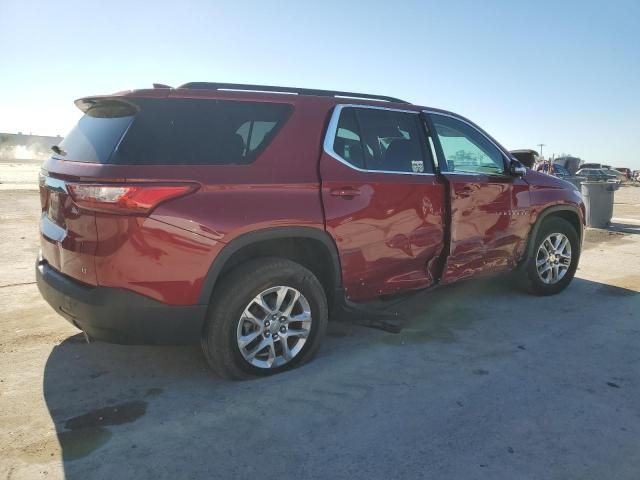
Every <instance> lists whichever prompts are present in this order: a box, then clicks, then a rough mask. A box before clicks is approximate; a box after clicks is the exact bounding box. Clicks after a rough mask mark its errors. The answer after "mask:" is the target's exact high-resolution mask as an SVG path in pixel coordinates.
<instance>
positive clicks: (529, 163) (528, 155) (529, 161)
mask: <svg viewBox="0 0 640 480" xmlns="http://www.w3.org/2000/svg"><path fill="white" fill-rule="evenodd" d="M509 153H511V155H513V157H514V158H516V160H518V161H519V162H520V163H521V164H523V165H524V166H525V167H527V168H533V166H534V165H535V164H536V162H538V160H539V158H540V154H539V153H538V152H536V151H535V150H531V149H521V150H511V151H510V152H509Z"/></svg>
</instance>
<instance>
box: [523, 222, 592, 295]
mask: <svg viewBox="0 0 640 480" xmlns="http://www.w3.org/2000/svg"><path fill="white" fill-rule="evenodd" d="M579 258H580V239H579V237H578V233H577V232H576V231H575V229H574V228H573V226H572V225H571V224H570V223H569V222H567V221H566V220H564V219H562V218H558V217H551V218H547V219H546V220H544V221H543V223H542V225H540V228H539V230H538V233H537V234H536V238H535V239H534V245H533V249H532V251H531V253H530V255H529V257H528V258H527V260H526V262H525V263H524V264H523V265H522V266H521V268H520V269H519V271H518V275H519V276H520V280H521V284H523V285H524V286H525V287H526V288H527V289H528V290H529V291H531V292H532V293H535V294H537V295H553V294H556V293H559V292H561V291H562V290H564V289H565V288H567V286H568V285H569V283H571V280H572V279H573V276H574V275H575V273H576V269H577V268H578V260H579Z"/></svg>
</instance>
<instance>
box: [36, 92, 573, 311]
mask: <svg viewBox="0 0 640 480" xmlns="http://www.w3.org/2000/svg"><path fill="white" fill-rule="evenodd" d="M119 95H121V96H123V97H126V96H147V97H159V98H161V97H165V96H167V95H171V96H172V97H178V96H183V97H189V98H202V99H203V101H206V99H210V98H217V99H227V100H251V101H264V102H286V103H290V104H291V105H292V106H293V107H294V111H293V113H292V115H291V117H290V118H289V120H288V121H287V122H286V124H285V125H284V126H283V127H282V129H281V130H280V132H279V133H278V135H277V136H276V138H275V139H274V140H273V141H272V142H271V143H270V144H269V145H268V147H267V148H266V149H265V150H264V151H263V152H262V154H261V155H260V156H259V158H258V159H257V160H256V161H255V162H254V163H253V164H251V165H225V166H129V165H126V166H125V165H101V164H89V163H77V162H69V161H61V160H55V159H49V160H47V161H46V162H45V163H44V165H43V169H44V170H45V171H46V175H47V176H48V177H49V178H51V179H61V180H64V181H68V182H74V183H78V182H80V183H83V182H86V183H113V182H120V183H125V184H126V183H139V182H147V181H152V182H189V183H195V184H197V185H198V189H197V191H195V192H193V193H190V194H189V195H186V196H183V197H180V198H174V199H170V200H168V201H165V202H163V203H161V204H160V205H158V206H157V207H156V208H155V209H153V210H152V212H151V213H150V214H146V215H145V214H141V215H140V214H139V215H137V216H123V215H120V214H110V213H105V212H97V213H96V212H92V211H89V210H84V209H81V208H80V207H79V206H78V205H76V204H75V203H74V202H73V200H72V199H71V198H70V196H69V195H67V194H65V193H55V194H53V193H51V191H50V190H49V189H46V188H44V187H43V188H42V190H41V191H42V206H43V217H42V221H41V244H42V251H43V256H44V258H45V259H46V260H47V261H48V262H49V263H50V264H51V266H53V267H54V268H56V269H57V270H59V271H61V272H63V273H65V274H66V275H68V276H70V277H72V278H74V279H77V280H79V281H81V282H83V283H86V284H90V285H102V286H110V287H118V288H123V289H128V290H132V291H134V292H138V293H140V294H143V295H146V296H149V297H151V298H154V299H156V300H160V301H162V302H164V303H166V304H171V305H190V304H195V303H197V302H198V298H199V295H200V292H201V290H202V285H203V282H204V279H205V276H206V274H207V272H208V269H209V267H210V266H211V265H212V263H213V261H214V260H215V259H216V256H217V255H218V254H219V253H220V251H221V250H222V248H223V247H224V246H225V245H226V244H229V243H231V242H233V240H234V239H235V238H236V237H238V236H240V235H242V234H245V233H248V232H254V231H258V230H261V229H265V228H270V227H276V226H307V227H312V228H316V229H318V230H326V232H328V234H329V235H330V236H331V237H332V238H333V240H334V241H335V244H336V246H337V249H338V253H339V256H340V260H341V264H342V265H341V266H342V272H341V274H342V281H343V285H344V287H345V289H346V291H347V296H348V297H349V298H350V299H352V300H355V301H364V300H369V299H372V298H375V297H378V296H380V295H388V294H394V293H399V292H403V291H408V290H414V289H419V288H425V287H429V286H432V285H434V284H435V283H436V282H437V281H439V280H441V281H442V282H443V283H449V282H453V281H456V280H459V279H462V278H467V277H470V276H476V275H485V274H491V273H496V272H499V271H504V270H506V269H509V268H512V267H513V266H514V265H515V263H516V262H517V261H518V260H519V259H520V258H521V257H522V255H523V252H524V248H525V246H526V241H527V238H528V235H529V232H530V230H531V227H532V225H533V224H534V222H535V220H536V219H537V218H538V216H539V215H540V213H541V212H542V211H543V210H544V209H545V208H547V207H549V206H552V205H558V204H570V205H572V206H575V207H577V208H578V210H579V212H581V213H580V215H581V218H580V221H581V222H583V216H584V207H583V205H582V204H581V201H580V199H579V198H578V196H577V195H575V192H573V191H571V190H569V189H567V188H566V184H563V183H562V182H561V181H560V180H558V179H555V178H553V177H549V176H547V175H543V174H539V173H535V172H528V174H527V175H526V176H525V177H524V178H523V179H521V178H515V177H508V176H505V177H503V178H493V179H491V178H489V177H465V176H462V175H431V176H429V175H424V176H418V175H394V174H384V173H371V172H360V171H356V170H354V169H352V168H350V167H347V166H346V165H344V164H342V163H340V162H338V161H337V160H336V159H334V158H333V157H331V156H329V155H328V154H326V153H324V152H323V151H322V142H323V138H324V132H325V129H326V123H327V121H328V119H329V116H330V113H331V109H332V107H333V106H334V105H335V104H338V103H347V102H345V100H344V99H339V98H332V97H311V96H302V95H301V96H289V95H287V96H285V95H277V94H257V93H246V92H216V91H208V90H194V91H188V90H168V89H157V90H142V91H134V92H121V93H120V94H119ZM348 103H351V101H349V102H348ZM358 103H362V104H373V105H380V103H379V102H373V101H372V102H367V101H358ZM384 106H391V107H398V108H402V109H405V110H416V111H419V110H422V107H418V106H414V105H400V104H384ZM53 204H55V205H53ZM48 211H49V212H50V213H51V216H52V219H50V218H49V217H48V216H47V213H46V212H48ZM449 211H450V212H451V217H449V213H448V212H449ZM448 229H450V230H448ZM449 234H450V237H451V242H450V243H447V242H446V239H447V238H448V235H449Z"/></svg>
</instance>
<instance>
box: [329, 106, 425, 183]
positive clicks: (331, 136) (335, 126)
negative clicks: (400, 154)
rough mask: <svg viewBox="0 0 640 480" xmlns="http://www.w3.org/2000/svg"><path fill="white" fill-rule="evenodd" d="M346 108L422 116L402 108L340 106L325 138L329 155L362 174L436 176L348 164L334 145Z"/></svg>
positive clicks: (333, 116)
mask: <svg viewBox="0 0 640 480" xmlns="http://www.w3.org/2000/svg"><path fill="white" fill-rule="evenodd" d="M344 108H369V109H372V110H387V111H389V112H400V113H411V114H413V115H420V112H419V111H416V110H403V109H400V108H387V107H379V106H376V105H362V104H357V103H341V104H338V105H336V106H335V108H334V109H333V113H332V114H331V119H330V120H329V125H328V126H327V133H326V135H325V136H324V143H323V149H324V151H325V153H326V154H327V155H329V156H330V157H332V158H334V159H335V160H337V161H338V162H340V163H342V164H343V165H346V166H347V167H349V168H351V169H352V170H355V171H357V172H362V173H386V174H392V175H414V176H419V177H429V176H430V177H433V176H435V173H419V172H395V171H393V170H369V169H366V168H360V167H357V166H355V165H353V164H351V163H349V162H347V161H346V160H345V159H344V158H342V157H341V156H340V155H338V154H337V153H336V152H335V151H334V150H333V143H334V141H335V138H336V135H337V134H338V122H339V121H340V113H341V112H342V109H344Z"/></svg>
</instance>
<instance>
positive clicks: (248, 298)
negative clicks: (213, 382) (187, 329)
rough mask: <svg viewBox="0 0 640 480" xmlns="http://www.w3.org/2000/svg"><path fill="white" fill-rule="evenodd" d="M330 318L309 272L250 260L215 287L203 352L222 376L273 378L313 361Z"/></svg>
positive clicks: (322, 294)
mask: <svg viewBox="0 0 640 480" xmlns="http://www.w3.org/2000/svg"><path fill="white" fill-rule="evenodd" d="M327 320H328V307H327V299H326V295H325V292H324V289H323V287H322V284H321V283H320V282H319V281H318V279H317V278H316V277H315V275H314V274H313V273H312V272H311V271H309V270H308V269H306V268H305V267H303V266H302V265H299V264H297V263H295V262H292V261H290V260H286V259H280V258H265V259H260V260H252V261H249V262H247V263H245V264H243V265H241V266H240V267H238V268H236V269H235V270H233V271H232V272H231V273H230V274H228V275H227V276H225V278H224V279H223V280H222V284H221V285H220V287H219V288H217V289H216V291H215V293H214V296H213V299H212V304H211V308H210V312H209V315H208V318H207V323H206V326H205V330H204V332H203V335H202V342H201V343H202V349H203V352H204V354H205V357H206V359H207V361H208V363H209V365H210V366H211V367H212V368H213V370H214V371H216V372H217V373H218V374H219V375H220V376H222V377H225V378H230V379H243V378H248V377H252V376H262V375H270V374H273V373H278V372H280V371H283V370H287V369H289V368H293V367H295V366H297V365H300V364H301V363H303V362H306V361H308V360H309V359H311V358H312V357H313V355H314V354H315V353H316V352H317V350H318V348H319V346H320V342H321V339H322V337H323V335H324V332H325V330H326V326H327Z"/></svg>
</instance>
